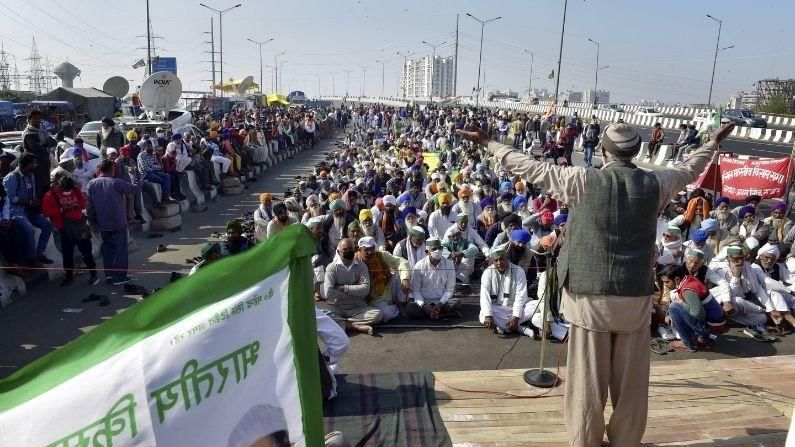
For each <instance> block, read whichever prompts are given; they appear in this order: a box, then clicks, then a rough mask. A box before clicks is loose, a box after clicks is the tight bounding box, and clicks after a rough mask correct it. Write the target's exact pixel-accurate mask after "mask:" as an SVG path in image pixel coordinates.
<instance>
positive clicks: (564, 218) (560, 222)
mask: <svg viewBox="0 0 795 447" xmlns="http://www.w3.org/2000/svg"><path fill="white" fill-rule="evenodd" d="M568 220H569V215H568V214H558V217H556V218H555V221H554V224H555V226H556V227H559V226H561V225H563V224H565V223H566V222H568Z"/></svg>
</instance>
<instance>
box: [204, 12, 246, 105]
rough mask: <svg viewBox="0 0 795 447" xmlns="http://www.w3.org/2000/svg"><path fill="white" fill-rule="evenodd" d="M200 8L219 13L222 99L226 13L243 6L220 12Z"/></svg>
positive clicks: (222, 90) (222, 89) (222, 92)
mask: <svg viewBox="0 0 795 447" xmlns="http://www.w3.org/2000/svg"><path fill="white" fill-rule="evenodd" d="M199 6H204V7H205V8H207V9H209V10H210V11H215V12H217V13H218V35H219V40H220V42H219V47H220V48H219V50H218V51H219V53H221V97H222V98H223V97H224V22H223V20H224V13H225V12H229V11H231V10H233V9H235V8H239V7H240V6H241V5H240V3H238V4H236V5H235V6H232V7H229V8H226V9H222V10H218V9H215V8H211V7H209V6H207V5H205V4H204V3H199Z"/></svg>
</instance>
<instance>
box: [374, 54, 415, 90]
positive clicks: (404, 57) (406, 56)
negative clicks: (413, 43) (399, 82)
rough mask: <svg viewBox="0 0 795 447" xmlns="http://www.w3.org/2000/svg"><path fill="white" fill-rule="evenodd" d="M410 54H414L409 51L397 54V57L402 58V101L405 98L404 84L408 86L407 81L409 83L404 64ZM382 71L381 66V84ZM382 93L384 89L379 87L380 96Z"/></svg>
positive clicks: (406, 62)
mask: <svg viewBox="0 0 795 447" xmlns="http://www.w3.org/2000/svg"><path fill="white" fill-rule="evenodd" d="M412 54H414V53H412V52H411V51H409V52H406V53H402V52H400V51H398V52H397V55H398V56H403V68H402V69H401V70H400V71H401V72H402V73H403V76H402V77H403V98H404V99H405V98H406V84H408V81H409V80H408V74H407V73H406V64H408V57H409V56H411V55H412ZM383 69H384V67H383V65H382V66H381V78H382V81H381V84H383V83H384V82H383V77H384V74H383ZM383 91H384V88H383V86H382V87H381V94H382V95H383Z"/></svg>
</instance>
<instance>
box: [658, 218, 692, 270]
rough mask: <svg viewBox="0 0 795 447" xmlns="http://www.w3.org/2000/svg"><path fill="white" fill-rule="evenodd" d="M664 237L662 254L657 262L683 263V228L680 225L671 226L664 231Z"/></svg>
mask: <svg viewBox="0 0 795 447" xmlns="http://www.w3.org/2000/svg"><path fill="white" fill-rule="evenodd" d="M662 237H663V239H662V243H661V247H660V256H659V257H658V258H657V264H660V265H668V264H677V265H682V261H683V257H684V255H685V250H684V247H683V245H682V230H680V229H679V227H672V226H669V227H667V228H666V229H665V230H664V231H663V235H662Z"/></svg>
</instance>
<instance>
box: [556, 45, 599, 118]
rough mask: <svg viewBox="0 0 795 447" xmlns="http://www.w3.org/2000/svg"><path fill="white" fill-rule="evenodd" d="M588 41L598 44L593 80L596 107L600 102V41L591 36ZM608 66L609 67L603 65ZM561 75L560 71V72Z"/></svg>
mask: <svg viewBox="0 0 795 447" xmlns="http://www.w3.org/2000/svg"><path fill="white" fill-rule="evenodd" d="M588 42H591V43H593V44H595V45H596V69H595V70H594V81H593V107H594V109H595V108H596V103H597V102H599V101H598V100H597V96H598V95H597V94H596V88H597V87H598V86H599V42H597V41H595V40H593V39H591V38H589V39H588ZM603 68H607V67H603ZM558 75H560V73H558Z"/></svg>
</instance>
